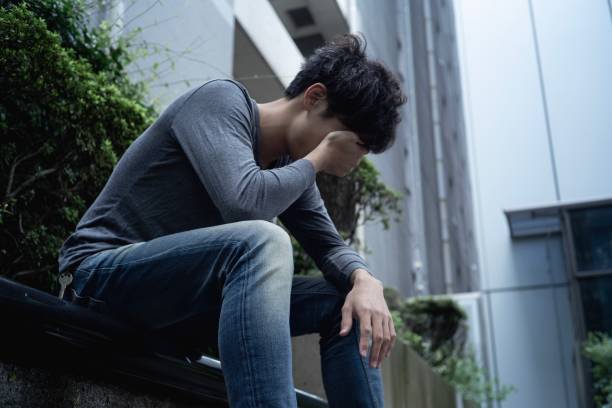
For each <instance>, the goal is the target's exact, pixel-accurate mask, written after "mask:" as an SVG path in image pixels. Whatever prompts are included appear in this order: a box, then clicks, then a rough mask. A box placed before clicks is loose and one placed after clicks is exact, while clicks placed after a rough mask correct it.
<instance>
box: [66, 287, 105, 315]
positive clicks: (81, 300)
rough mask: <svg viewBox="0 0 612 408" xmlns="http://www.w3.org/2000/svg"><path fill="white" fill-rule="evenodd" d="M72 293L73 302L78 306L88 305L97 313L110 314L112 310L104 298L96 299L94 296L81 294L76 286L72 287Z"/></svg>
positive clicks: (87, 306)
mask: <svg viewBox="0 0 612 408" xmlns="http://www.w3.org/2000/svg"><path fill="white" fill-rule="evenodd" d="M71 293H72V300H71V301H72V303H73V304H75V305H77V306H81V307H86V308H88V309H90V310H93V311H94V312H97V313H105V314H108V313H109V312H110V310H109V309H108V305H107V304H106V302H105V301H104V300H101V299H96V298H94V297H91V296H86V295H85V296H81V295H80V294H79V293H77V291H76V290H75V289H74V288H72V289H71Z"/></svg>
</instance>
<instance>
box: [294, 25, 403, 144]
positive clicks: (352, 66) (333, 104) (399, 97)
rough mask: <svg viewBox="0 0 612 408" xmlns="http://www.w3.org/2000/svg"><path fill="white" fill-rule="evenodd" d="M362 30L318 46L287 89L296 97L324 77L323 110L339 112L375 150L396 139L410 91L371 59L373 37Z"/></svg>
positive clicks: (329, 114) (336, 114)
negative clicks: (367, 51)
mask: <svg viewBox="0 0 612 408" xmlns="http://www.w3.org/2000/svg"><path fill="white" fill-rule="evenodd" d="M359 34H360V36H357V35H354V34H344V35H340V36H337V37H335V38H334V39H333V40H332V41H330V42H328V43H326V44H325V45H323V46H322V47H320V48H317V49H316V50H315V51H314V54H312V55H311V56H310V57H308V58H307V59H306V61H305V62H304V63H303V64H302V67H301V70H300V72H298V74H297V75H296V76H295V78H294V79H293V81H291V84H289V87H287V89H285V96H286V97H287V98H289V99H293V98H295V97H296V96H298V95H300V94H301V93H302V92H303V91H305V90H306V88H308V87H309V86H310V85H312V84H314V83H316V82H320V83H322V84H323V85H325V86H326V87H327V100H328V106H327V110H326V111H325V112H324V114H323V115H324V116H325V117H337V118H338V119H339V120H340V122H342V123H343V124H344V125H345V126H346V127H347V128H349V129H350V130H351V131H353V132H355V133H357V135H358V136H359V137H360V139H361V140H362V142H363V143H364V144H365V146H366V147H367V148H368V149H370V151H371V152H373V153H380V152H383V151H385V150H387V149H388V148H389V147H391V145H392V144H393V142H394V141H395V128H396V126H397V124H398V123H399V122H400V121H401V117H400V113H399V109H398V108H399V107H400V106H401V105H402V104H404V103H405V102H406V96H405V95H404V94H403V93H402V90H401V87H400V84H399V82H398V80H397V79H396V78H395V77H394V75H393V74H392V73H391V72H390V71H389V70H388V69H387V68H386V67H385V66H384V65H383V64H382V63H381V62H379V61H376V60H369V59H367V57H366V55H365V49H366V46H367V42H366V40H365V37H364V38H361V36H362V35H361V33H359Z"/></svg>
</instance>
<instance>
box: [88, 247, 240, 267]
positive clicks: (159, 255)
mask: <svg viewBox="0 0 612 408" xmlns="http://www.w3.org/2000/svg"><path fill="white" fill-rule="evenodd" d="M227 242H230V243H232V244H236V243H237V244H239V245H240V244H241V241H238V240H227V241H223V243H206V244H205V245H191V246H185V247H182V248H180V249H179V250H178V251H177V254H182V253H184V252H187V251H188V250H191V249H196V248H203V247H208V246H209V247H221V246H223V245H225V244H226V243H227ZM171 250H172V249H168V250H166V251H164V252H160V253H158V254H155V255H152V256H149V257H146V258H141V259H136V260H132V261H128V262H123V263H118V264H114V265H113V266H101V267H93V268H92V267H89V268H80V267H79V268H77V269H79V270H81V271H86V272H92V271H103V270H107V269H115V268H117V267H118V266H127V265H133V264H138V263H142V262H144V261H150V260H152V259H156V258H158V257H161V256H162V255H165V254H167V253H168V252H169V251H171ZM249 250H250V247H249ZM101 253H102V252H99V253H97V254H94V255H98V254H101Z"/></svg>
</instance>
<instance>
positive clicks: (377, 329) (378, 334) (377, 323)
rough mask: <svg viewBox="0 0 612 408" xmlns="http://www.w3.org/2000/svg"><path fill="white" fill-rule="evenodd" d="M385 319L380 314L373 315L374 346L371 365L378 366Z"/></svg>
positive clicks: (371, 353)
mask: <svg viewBox="0 0 612 408" xmlns="http://www.w3.org/2000/svg"><path fill="white" fill-rule="evenodd" d="M383 339H384V337H383V321H382V318H381V317H380V316H378V315H374V316H373V317H372V348H371V349H370V366H371V367H378V362H379V361H380V356H379V355H380V350H381V347H382V345H383Z"/></svg>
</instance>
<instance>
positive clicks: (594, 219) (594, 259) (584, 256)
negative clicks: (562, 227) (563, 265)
mask: <svg viewBox="0 0 612 408" xmlns="http://www.w3.org/2000/svg"><path fill="white" fill-rule="evenodd" d="M569 214H570V220H571V224H572V236H573V240H574V251H575V254H576V265H577V267H578V268H577V269H578V271H577V272H585V271H601V270H612V206H605V207H595V208H587V209H580V210H572V211H570V212H569Z"/></svg>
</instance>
